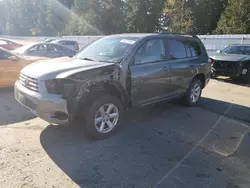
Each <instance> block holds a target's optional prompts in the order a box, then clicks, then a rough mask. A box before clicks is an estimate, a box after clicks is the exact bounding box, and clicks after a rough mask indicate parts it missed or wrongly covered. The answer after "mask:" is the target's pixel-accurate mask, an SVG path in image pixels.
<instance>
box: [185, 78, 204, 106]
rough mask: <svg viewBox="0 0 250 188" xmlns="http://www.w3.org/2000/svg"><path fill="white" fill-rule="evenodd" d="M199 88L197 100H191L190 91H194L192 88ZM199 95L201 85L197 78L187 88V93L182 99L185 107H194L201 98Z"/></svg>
mask: <svg viewBox="0 0 250 188" xmlns="http://www.w3.org/2000/svg"><path fill="white" fill-rule="evenodd" d="M197 85H198V86H199V87H200V94H199V95H198V99H197V100H196V101H193V100H192V99H191V95H192V90H193V89H194V87H196V86H197ZM201 93H202V83H201V80H200V79H198V78H195V79H194V80H193V81H192V82H191V84H190V85H189V88H188V91H187V93H186V96H185V97H184V103H185V105H186V106H190V107H191V106H194V105H196V103H197V102H198V101H199V100H200V96H201Z"/></svg>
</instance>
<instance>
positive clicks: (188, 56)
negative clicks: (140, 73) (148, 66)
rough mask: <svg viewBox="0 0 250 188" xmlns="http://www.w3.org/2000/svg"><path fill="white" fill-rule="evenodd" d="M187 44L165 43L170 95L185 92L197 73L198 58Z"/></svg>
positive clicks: (176, 41)
mask: <svg viewBox="0 0 250 188" xmlns="http://www.w3.org/2000/svg"><path fill="white" fill-rule="evenodd" d="M189 44H190V42H183V41H181V40H176V39H169V40H168V41H167V52H168V59H169V61H168V62H169V65H170V67H171V71H170V77H171V81H170V85H171V86H170V88H171V89H172V90H171V95H176V94H180V93H184V92H186V91H187V89H188V87H189V84H190V83H191V81H192V79H193V78H194V76H195V75H196V74H197V72H198V70H197V66H199V58H198V57H197V56H198V55H197V54H195V53H194V51H191V49H190V45H189ZM192 50H193V49H192ZM197 53H198V52H197Z"/></svg>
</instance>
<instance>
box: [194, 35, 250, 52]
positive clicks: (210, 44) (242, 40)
mask: <svg viewBox="0 0 250 188" xmlns="http://www.w3.org/2000/svg"><path fill="white" fill-rule="evenodd" d="M198 37H199V38H200V39H201V41H202V42H203V44H204V45H205V47H206V49H207V53H208V55H214V54H215V53H216V51H217V50H222V49H224V48H225V47H227V46H228V45H230V44H250V35H198Z"/></svg>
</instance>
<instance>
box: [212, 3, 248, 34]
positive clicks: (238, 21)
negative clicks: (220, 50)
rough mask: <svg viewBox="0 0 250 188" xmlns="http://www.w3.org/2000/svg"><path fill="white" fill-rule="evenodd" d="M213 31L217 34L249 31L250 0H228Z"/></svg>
mask: <svg viewBox="0 0 250 188" xmlns="http://www.w3.org/2000/svg"><path fill="white" fill-rule="evenodd" d="M215 32H216V33H218V34H244V33H250V1H249V0H238V1H235V0H229V4H228V6H227V8H226V9H225V11H224V12H223V14H222V15H221V18H220V21H219V22H218V26H217V28H216V31H215Z"/></svg>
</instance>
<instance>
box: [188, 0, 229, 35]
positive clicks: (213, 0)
mask: <svg viewBox="0 0 250 188" xmlns="http://www.w3.org/2000/svg"><path fill="white" fill-rule="evenodd" d="M227 3H228V0H188V2H187V5H188V6H189V7H190V8H191V10H192V12H193V32H194V33H195V34H212V32H213V31H214V30H215V28H216V26H217V22H218V21H219V19H220V16H221V14H222V12H223V11H224V9H225V6H226V5H227Z"/></svg>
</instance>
